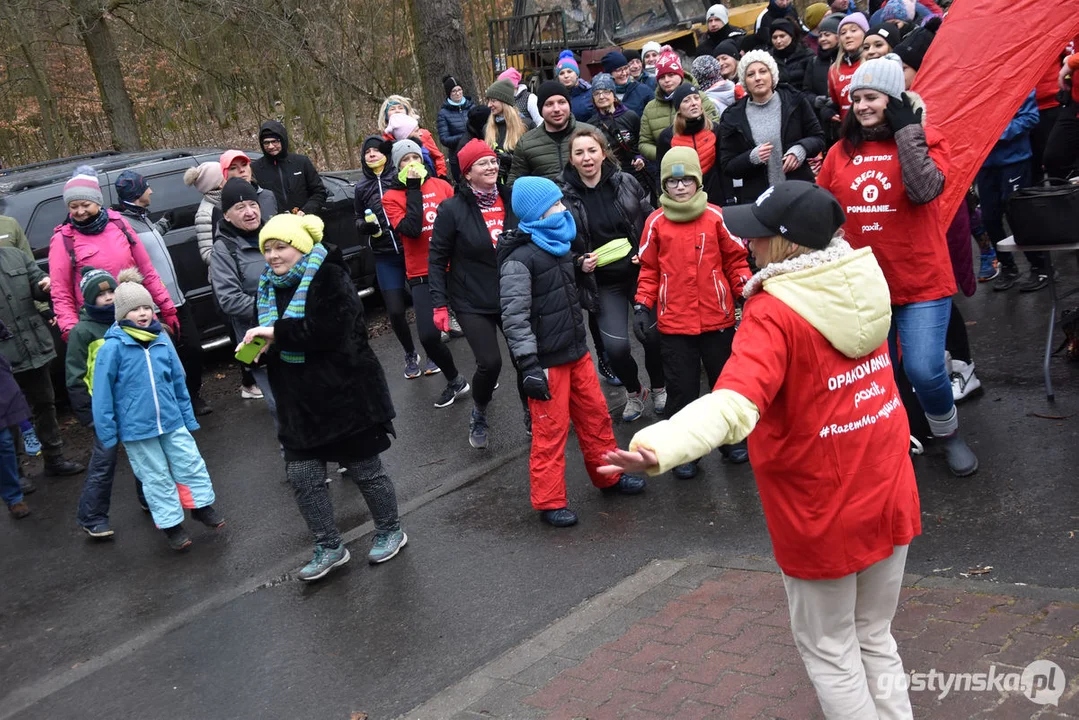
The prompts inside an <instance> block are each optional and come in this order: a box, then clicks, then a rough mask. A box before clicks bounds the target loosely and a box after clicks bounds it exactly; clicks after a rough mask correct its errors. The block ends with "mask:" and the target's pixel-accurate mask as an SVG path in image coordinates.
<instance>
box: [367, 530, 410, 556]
mask: <svg viewBox="0 0 1079 720" xmlns="http://www.w3.org/2000/svg"><path fill="white" fill-rule="evenodd" d="M407 542H408V535H405V533H404V531H403V530H394V531H393V532H380V533H375V541H374V542H373V543H372V544H371V552H369V553H367V561H368V562H370V563H371V564H372V565H377V564H379V563H383V562H386V561H387V560H389V559H390V558H392V557H393V556H394V555H396V554H397V553H398V552H400V550H401V548H403V547H404V546H405V544H406V543H407Z"/></svg>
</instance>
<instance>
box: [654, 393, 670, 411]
mask: <svg viewBox="0 0 1079 720" xmlns="http://www.w3.org/2000/svg"><path fill="white" fill-rule="evenodd" d="M652 410H653V412H655V413H656V415H662V414H664V413H665V412H667V388H652Z"/></svg>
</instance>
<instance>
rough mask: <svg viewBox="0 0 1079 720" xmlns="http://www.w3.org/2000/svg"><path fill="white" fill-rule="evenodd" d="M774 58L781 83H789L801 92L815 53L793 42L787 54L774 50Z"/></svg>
mask: <svg viewBox="0 0 1079 720" xmlns="http://www.w3.org/2000/svg"><path fill="white" fill-rule="evenodd" d="M772 58H773V59H774V60H775V61H776V66H777V67H778V68H779V82H782V83H787V84H788V85H790V86H791V88H792V89H794V90H801V89H802V84H803V83H804V82H805V76H806V73H808V72H809V66H810V65H811V64H812V63H813V51H812V50H810V49H809V48H807V47H806V46H805V45H803V44H802V43H801V42H798V41H797V40H792V41H791V44H790V46H789V47H788V48H786V52H783V51H779V50H773V51H772Z"/></svg>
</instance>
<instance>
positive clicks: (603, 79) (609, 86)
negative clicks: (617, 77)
mask: <svg viewBox="0 0 1079 720" xmlns="http://www.w3.org/2000/svg"><path fill="white" fill-rule="evenodd" d="M615 89H616V88H615V84H614V78H613V77H611V76H610V75H608V74H607V73H600V74H599V75H596V76H595V77H594V78H592V92H593V93H595V92H596V91H598V90H610V91H611V92H615Z"/></svg>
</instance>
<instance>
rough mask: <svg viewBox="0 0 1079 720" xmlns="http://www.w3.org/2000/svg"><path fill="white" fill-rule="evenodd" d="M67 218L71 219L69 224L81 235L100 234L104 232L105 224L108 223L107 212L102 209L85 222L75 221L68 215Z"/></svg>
mask: <svg viewBox="0 0 1079 720" xmlns="http://www.w3.org/2000/svg"><path fill="white" fill-rule="evenodd" d="M67 219H68V220H70V221H71V226H72V227H74V228H75V229H76V230H78V231H79V232H80V233H82V234H83V235H100V234H101V233H102V232H104V230H105V226H106V225H108V224H109V214H108V213H107V212H105V210H104V209H102V210H101V211H100V212H98V214H97V215H95V216H94V217H93V218H91V219H90V220H87V221H86V222H81V223H80V222H76V221H75V219H74V218H72V217H71V216H70V215H68V216H67Z"/></svg>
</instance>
